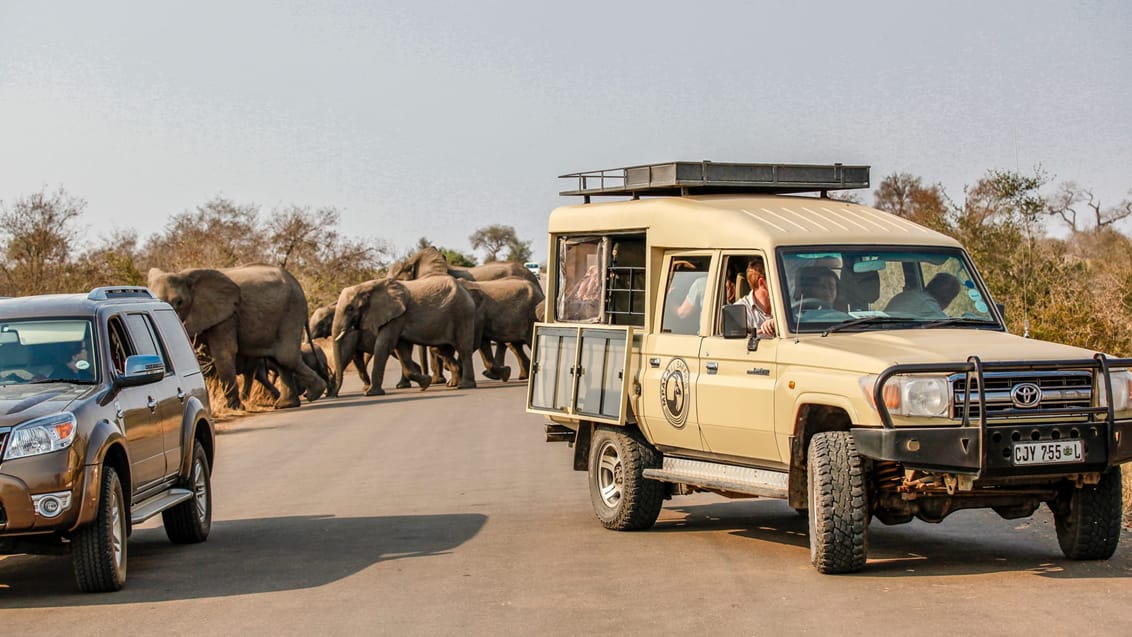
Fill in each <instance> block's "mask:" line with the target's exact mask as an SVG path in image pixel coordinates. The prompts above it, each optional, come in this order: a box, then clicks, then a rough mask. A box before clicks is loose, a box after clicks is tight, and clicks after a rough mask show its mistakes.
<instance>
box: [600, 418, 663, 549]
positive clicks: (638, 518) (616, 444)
mask: <svg viewBox="0 0 1132 637" xmlns="http://www.w3.org/2000/svg"><path fill="white" fill-rule="evenodd" d="M659 460H660V454H659V453H657V451H656V450H655V449H653V447H652V446H651V445H649V443H648V442H647V441H645V439H644V438H643V437H642V436H641V434H640V433H638V432H637V431H635V430H632V429H624V428H622V427H598V428H597V429H595V430H594V433H593V440H592V441H591V443H590V462H589V482H590V500H591V501H592V502H593V507H594V513H596V514H597V518H598V519H599V520H601V524H602V526H604V527H605V528H607V529H612V530H614V531H640V530H644V529H648V528H651V527H652V525H653V524H655V523H656V518H657V517H658V516H659V515H660V508H661V506H662V505H663V504H664V494H665V485H664V483H662V482H657V481H656V480H649V479H647V478H645V477H644V475H643V474H644V470H645V469H646V468H649V467H654V466H656V465H657V464H659Z"/></svg>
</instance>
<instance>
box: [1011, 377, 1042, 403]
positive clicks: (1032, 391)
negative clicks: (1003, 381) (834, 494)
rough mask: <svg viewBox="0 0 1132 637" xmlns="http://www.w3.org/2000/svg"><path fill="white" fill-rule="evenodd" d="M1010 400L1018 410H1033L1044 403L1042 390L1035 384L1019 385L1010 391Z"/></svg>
mask: <svg viewBox="0 0 1132 637" xmlns="http://www.w3.org/2000/svg"><path fill="white" fill-rule="evenodd" d="M1010 400H1011V402H1013V403H1014V406H1015V407H1017V408H1018V409H1031V408H1033V407H1037V406H1038V403H1040V402H1042V388H1041V387H1038V386H1037V385H1035V384H1034V383H1018V384H1017V385H1015V386H1014V389H1012V390H1010Z"/></svg>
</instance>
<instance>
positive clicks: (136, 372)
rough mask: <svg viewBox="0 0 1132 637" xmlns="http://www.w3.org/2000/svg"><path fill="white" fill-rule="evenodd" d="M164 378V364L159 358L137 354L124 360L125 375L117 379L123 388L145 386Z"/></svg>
mask: <svg viewBox="0 0 1132 637" xmlns="http://www.w3.org/2000/svg"><path fill="white" fill-rule="evenodd" d="M162 378H165V363H163V362H161V357H160V356H153V355H151V354H137V355H134V356H129V357H127V358H126V373H124V374H122V375H121V376H119V377H118V384H119V385H122V386H124V387H132V386H134V385H145V384H148V383H154V382H157V381H159V380H161V379H162Z"/></svg>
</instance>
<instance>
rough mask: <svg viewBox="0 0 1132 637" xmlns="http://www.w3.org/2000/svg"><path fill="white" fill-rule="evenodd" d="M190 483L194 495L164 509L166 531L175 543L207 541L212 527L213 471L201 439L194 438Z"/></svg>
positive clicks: (162, 519)
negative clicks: (195, 439)
mask: <svg viewBox="0 0 1132 637" xmlns="http://www.w3.org/2000/svg"><path fill="white" fill-rule="evenodd" d="M187 486H188V488H189V489H190V490H192V492H193V497H192V498H189V499H188V500H185V501H184V502H182V503H180V504H178V505H176V506H174V507H171V508H169V509H166V510H165V511H162V512H161V521H162V523H163V524H164V525H165V535H166V536H168V537H169V541H170V542H173V543H174V544H195V543H197V542H203V541H205V540H206V539H208V532H209V530H211V529H212V471H211V470H210V469H209V466H208V455H207V454H205V452H204V447H202V446H201V444H200V442H199V441H194V442H193V464H192V467H191V468H190V469H189V481H188V485H187Z"/></svg>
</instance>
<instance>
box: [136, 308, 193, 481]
mask: <svg viewBox="0 0 1132 637" xmlns="http://www.w3.org/2000/svg"><path fill="white" fill-rule="evenodd" d="M125 319H126V327H127V328H128V329H129V331H130V338H131V339H132V340H133V342H134V346H135V348H136V350H135V353H137V354H148V355H150V356H157V357H159V358H161V361H162V362H163V363H164V364H165V376H164V378H162V379H161V380H159V381H157V382H155V383H150V384H148V385H142V386H141V387H135V388H134V389H137V390H144V391H145V392H146V401H147V404H148V405H153V407H152V408H153V410H154V413H155V415H156V417H157V426H158V429H159V431H158V437H159V438H160V440H161V449H162V454H163V456H164V458H165V460H164V461H163V462H162V467H163V469H164V475H169V474H173V473H177V472H178V471H179V470H180V468H181V458H182V457H183V456H182V454H181V440H180V432H181V416H182V414H183V412H184V410H183V409H182V397H183V396H184V392H182V391H181V388H180V383H179V380H180V379H179V378H177V376H176V374H174V373H173V365H172V363H171V362H170V360H169V355H168V353H167V352H166V351H165V349H164V348H163V347H162V346H161V342H160V340H159V339H158V338H157V332H156V328H155V327H154V325H153V318H152V317H150V316H149V314H148V313H144V312H130V313H129V314H126V316H125ZM178 394H179V395H178Z"/></svg>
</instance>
